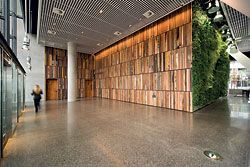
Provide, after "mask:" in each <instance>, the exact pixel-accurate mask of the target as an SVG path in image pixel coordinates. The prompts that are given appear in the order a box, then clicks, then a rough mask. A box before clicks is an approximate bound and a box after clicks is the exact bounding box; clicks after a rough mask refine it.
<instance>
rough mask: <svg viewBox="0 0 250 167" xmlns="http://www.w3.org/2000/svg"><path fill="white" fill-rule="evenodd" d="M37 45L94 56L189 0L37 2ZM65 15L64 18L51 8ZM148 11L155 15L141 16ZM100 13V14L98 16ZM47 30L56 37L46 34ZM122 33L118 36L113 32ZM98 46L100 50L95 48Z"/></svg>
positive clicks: (48, 0) (62, 0)
mask: <svg viewBox="0 0 250 167" xmlns="http://www.w3.org/2000/svg"><path fill="white" fill-rule="evenodd" d="M40 1H41V2H40V5H39V8H40V12H39V15H40V16H39V20H38V24H39V25H38V42H39V43H41V44H44V45H48V46H54V47H59V48H66V43H67V42H69V41H72V42H75V43H77V44H78V50H79V51H82V52H86V53H96V52H98V51H100V50H101V49H103V48H105V47H107V46H109V45H111V44H113V43H114V42H116V41H118V40H120V39H122V38H124V37H126V36H128V35H130V34H132V33H133V32H135V31H137V30H139V29H141V28H142V27H144V26H146V25H148V24H150V23H152V22H154V21H156V20H158V19H160V18H162V17H164V16H166V15H167V14H169V13H171V12H173V11H174V10H176V9H178V8H180V7H181V6H183V5H186V4H188V3H190V2H191V1H192V0H162V1H153V0H141V1H139V0H40ZM54 7H56V8H59V9H61V10H63V11H65V13H64V15H63V16H60V15H57V14H55V13H53V12H52V10H53V8H54ZM148 10H150V11H152V12H153V13H154V15H153V16H152V17H150V18H148V19H147V18H146V17H144V16H143V14H144V13H145V12H147V11H148ZM100 11H101V12H100ZM48 30H51V31H54V32H55V34H54V35H53V34H49V33H48ZM116 31H119V32H121V33H122V35H120V36H116V35H114V32H116ZM98 43H101V46H98V45H97V44H98Z"/></svg>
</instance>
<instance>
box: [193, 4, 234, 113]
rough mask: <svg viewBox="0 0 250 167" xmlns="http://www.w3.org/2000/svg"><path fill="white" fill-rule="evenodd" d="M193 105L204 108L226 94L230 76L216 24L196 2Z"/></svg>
mask: <svg viewBox="0 0 250 167" xmlns="http://www.w3.org/2000/svg"><path fill="white" fill-rule="evenodd" d="M192 35H193V61H192V93H193V109H194V110H196V109H198V108H201V107H203V106H205V105H207V104H209V103H210V102H212V101H214V100H216V99H218V98H219V97H223V96H226V94H227V86H228V80H229V63H230V60H229V55H228V54H227V52H226V49H227V45H226V43H225V42H224V41H223V40H222V37H221V34H220V32H219V31H218V30H217V27H216V25H214V23H212V21H211V20H210V19H209V17H208V16H207V14H206V11H203V10H202V8H201V7H200V6H199V1H196V2H194V3H193V34H192Z"/></svg>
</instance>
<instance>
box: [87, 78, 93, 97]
mask: <svg viewBox="0 0 250 167" xmlns="http://www.w3.org/2000/svg"><path fill="white" fill-rule="evenodd" d="M92 96H93V88H92V80H86V81H85V97H92Z"/></svg>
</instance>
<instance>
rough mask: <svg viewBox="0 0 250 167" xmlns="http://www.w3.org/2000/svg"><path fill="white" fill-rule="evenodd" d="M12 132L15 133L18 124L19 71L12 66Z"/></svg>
mask: <svg viewBox="0 0 250 167" xmlns="http://www.w3.org/2000/svg"><path fill="white" fill-rule="evenodd" d="M12 77H13V79H12V132H13V133H14V130H15V127H16V124H17V69H16V65H15V64H13V66H12Z"/></svg>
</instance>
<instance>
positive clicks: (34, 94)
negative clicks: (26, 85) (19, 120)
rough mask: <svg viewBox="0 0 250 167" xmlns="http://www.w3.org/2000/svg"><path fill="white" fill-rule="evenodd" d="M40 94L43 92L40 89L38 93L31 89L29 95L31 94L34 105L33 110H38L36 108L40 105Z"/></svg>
mask: <svg viewBox="0 0 250 167" xmlns="http://www.w3.org/2000/svg"><path fill="white" fill-rule="evenodd" d="M41 94H43V92H42V90H41V91H40V93H38V94H37V93H36V92H34V91H32V93H31V95H33V96H34V97H33V100H34V106H35V111H36V112H38V108H39V107H40V100H41V98H42V96H41Z"/></svg>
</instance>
